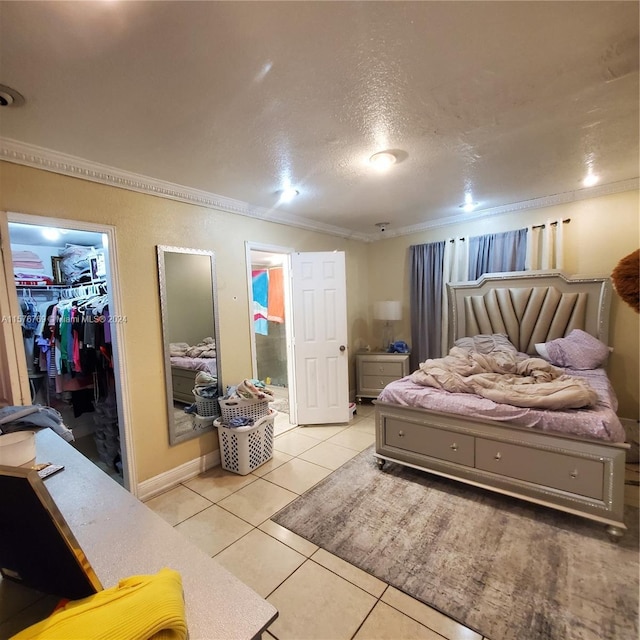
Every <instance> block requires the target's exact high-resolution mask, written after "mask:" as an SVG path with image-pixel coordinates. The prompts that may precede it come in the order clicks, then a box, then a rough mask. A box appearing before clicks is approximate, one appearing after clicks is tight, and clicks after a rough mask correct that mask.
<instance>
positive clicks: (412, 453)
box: [374, 271, 629, 540]
mask: <svg viewBox="0 0 640 640" xmlns="http://www.w3.org/2000/svg"><path fill="white" fill-rule="evenodd" d="M447 289H448V299H449V321H450V331H449V342H450V346H451V345H452V344H453V342H454V341H455V340H456V339H458V338H460V337H463V336H472V335H477V334H488V333H504V334H506V335H507V336H508V337H509V339H510V340H511V342H512V343H513V344H514V345H515V346H516V347H517V348H518V350H519V351H522V352H525V353H529V354H535V353H536V351H535V344H536V343H539V342H547V341H549V340H553V339H555V338H559V337H562V336H565V335H567V334H568V333H569V332H570V331H572V330H573V329H582V330H584V331H587V332H588V333H590V334H591V335H593V336H595V337H597V338H598V339H600V340H601V341H602V342H604V343H605V344H608V321H609V306H610V301H611V284H610V281H609V279H608V278H604V277H603V278H593V277H589V278H581V277H567V276H565V275H564V274H562V273H561V272H550V271H545V272H539V271H531V272H509V273H500V274H486V275H484V276H483V277H481V278H480V279H479V280H477V281H475V282H465V283H456V284H449V285H447ZM374 404H375V418H376V454H375V455H376V458H377V461H378V466H379V467H380V469H382V468H383V466H384V463H385V461H386V460H390V461H393V462H398V463H401V464H404V465H406V466H410V467H413V468H416V469H421V470H423V471H427V472H429V473H433V474H436V475H439V476H443V477H446V478H452V479H455V480H459V481H461V482H465V483H467V484H471V485H474V486H478V487H482V488H484V489H489V490H491V491H495V492H497V493H502V494H505V495H509V496H513V497H516V498H521V499H523V500H527V501H529V502H534V503H536V504H540V505H544V506H547V507H552V508H554V509H559V510H561V511H565V512H568V513H573V514H576V515H579V516H582V517H585V518H590V519H592V520H596V521H599V522H602V523H604V524H606V525H607V533H608V534H609V536H610V538H611V539H612V540H618V539H619V538H620V537H621V536H622V535H623V533H624V530H625V529H626V526H625V524H624V522H623V512H624V474H625V453H626V449H628V448H629V445H627V444H618V443H609V442H604V441H601V440H593V439H585V438H579V437H573V436H569V435H562V434H554V433H550V432H542V431H539V430H535V429H527V428H523V427H516V426H511V425H508V424H504V423H501V422H497V421H496V422H492V421H490V420H476V419H468V418H465V417H464V416H461V415H454V414H445V413H439V412H435V411H429V410H426V409H419V408H412V407H406V406H402V405H396V404H391V403H385V402H381V401H379V400H376V401H374Z"/></svg>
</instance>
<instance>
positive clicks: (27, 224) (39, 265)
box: [4, 214, 133, 489]
mask: <svg viewBox="0 0 640 640" xmlns="http://www.w3.org/2000/svg"><path fill="white" fill-rule="evenodd" d="M31 218H32V217H31V216H26V215H21V214H9V216H8V220H9V221H8V229H9V244H10V252H11V262H12V266H13V274H11V273H8V274H6V276H7V278H10V277H11V276H13V281H14V284H15V294H16V296H17V304H18V309H19V310H20V318H21V319H22V322H21V330H22V345H17V352H18V354H20V353H21V351H22V353H23V354H24V355H23V357H24V360H25V366H26V371H27V376H28V379H29V388H30V392H31V402H32V404H39V405H42V406H45V407H50V408H51V409H54V410H55V411H56V412H58V413H59V414H60V416H61V417H62V422H63V424H64V425H65V426H66V427H67V428H69V429H71V430H72V432H73V436H74V440H73V442H72V443H71V444H72V445H73V446H74V447H75V448H76V449H78V450H79V451H80V452H81V453H83V454H84V455H85V456H86V457H87V458H89V459H90V460H91V461H92V462H94V463H95V464H96V465H97V466H98V467H99V468H100V469H102V470H103V471H104V472H105V473H107V474H108V475H110V476H111V477H112V478H113V479H114V480H116V481H117V482H119V483H120V484H121V485H122V486H124V487H125V488H127V489H130V488H131V486H132V480H133V478H132V473H131V471H132V469H131V466H130V456H128V455H127V453H128V452H127V437H126V433H127V430H126V429H125V425H124V422H123V416H122V409H121V407H122V398H121V397H119V396H120V395H121V385H120V380H119V375H118V371H119V366H118V362H119V358H118V350H117V344H118V340H117V334H118V333H119V329H118V327H117V326H116V325H117V320H118V316H116V312H117V305H116V304H114V291H113V286H112V279H111V268H110V267H111V264H112V262H111V260H112V259H113V255H110V246H109V240H110V239H111V241H112V242H113V236H114V234H113V233H112V231H110V228H108V227H105V228H104V229H105V231H101V230H100V225H89V224H86V223H75V224H76V225H77V226H79V227H83V228H72V227H71V226H57V225H60V224H69V225H73V224H74V223H71V222H69V221H64V222H63V221H61V220H57V219H46V218H35V217H34V218H33V220H34V222H32V221H31ZM93 229H95V230H93ZM110 236H111V238H110ZM4 244H5V246H6V243H4ZM111 254H113V247H112V248H111ZM20 346H22V347H23V349H22V350H21V349H20Z"/></svg>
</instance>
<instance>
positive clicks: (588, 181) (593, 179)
mask: <svg viewBox="0 0 640 640" xmlns="http://www.w3.org/2000/svg"><path fill="white" fill-rule="evenodd" d="M599 180H600V178H599V177H598V176H597V175H595V173H592V172H591V169H589V173H587V175H586V176H585V177H584V180H583V181H582V184H583V185H584V186H585V187H593V185H595V184H598V181H599Z"/></svg>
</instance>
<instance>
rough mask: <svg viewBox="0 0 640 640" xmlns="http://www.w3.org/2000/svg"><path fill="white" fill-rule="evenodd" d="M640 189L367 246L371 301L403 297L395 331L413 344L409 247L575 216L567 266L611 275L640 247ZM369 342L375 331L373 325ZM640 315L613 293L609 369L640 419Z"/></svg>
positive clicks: (625, 412) (628, 411)
mask: <svg viewBox="0 0 640 640" xmlns="http://www.w3.org/2000/svg"><path fill="white" fill-rule="evenodd" d="M639 211H640V208H639V193H638V192H637V191H630V192H625V193H618V194H614V195H608V196H602V197H599V198H592V199H589V200H582V201H579V202H573V203H570V204H563V205H557V206H553V207H546V208H541V209H535V210H528V211H520V212H515V213H511V214H506V215H502V216H494V217H490V218H484V219H482V220H479V221H478V222H477V223H465V224H456V225H450V226H446V227H440V228H437V229H433V230H430V231H425V232H422V233H416V234H413V235H410V236H403V237H398V238H389V239H386V240H384V241H382V242H379V243H375V244H373V245H370V246H369V248H368V251H369V256H368V265H369V266H368V270H369V274H370V281H369V301H367V304H368V309H367V311H368V315H369V317H370V316H371V312H372V307H373V302H375V301H376V300H385V299H402V300H403V307H404V309H403V320H402V322H401V323H400V325H401V326H400V328H399V329H398V330H397V331H396V334H397V335H398V338H402V339H404V340H406V341H407V342H408V343H409V344H411V329H410V323H409V292H408V291H409V276H408V260H409V251H408V247H409V246H411V245H414V244H423V243H427V242H435V241H438V240H445V239H447V238H451V237H454V236H456V237H458V236H462V237H467V238H468V237H470V236H476V235H482V234H485V233H498V232H501V231H508V230H512V229H519V228H522V227H525V226H528V225H536V224H543V223H544V222H546V221H547V220H557V219H559V218H563V219H567V218H570V219H571V222H570V223H569V224H567V225H565V227H564V240H565V265H566V266H565V269H564V271H565V272H566V273H567V274H573V275H578V274H580V275H595V276H600V275H605V276H608V275H610V273H611V271H613V269H614V267H615V266H616V264H617V263H618V261H619V260H620V259H621V258H623V257H624V256H626V255H628V254H629V253H631V252H632V251H635V249H637V248H638V246H639V244H640V237H639V234H640V232H639V216H638V213H639ZM369 331H370V333H369V336H370V338H369V340H374V337H371V336H374V334H375V331H374V329H373V328H372V327H371V326H370V327H369ZM639 334H640V322H639V316H638V314H637V313H635V312H634V311H633V310H632V309H631V308H630V307H629V306H627V305H626V304H625V303H624V302H622V300H620V298H619V297H618V296H617V295H616V294H615V293H614V294H613V299H612V304H611V316H610V325H609V344H610V345H611V346H612V347H613V349H614V351H613V354H612V355H611V357H610V358H609V363H608V373H609V377H610V379H611V382H612V384H613V387H614V389H615V391H616V394H617V396H618V400H619V403H620V408H619V411H618V414H619V415H620V416H621V417H626V418H630V419H633V420H637V419H638V417H639V408H638V407H639V402H640V400H639V395H640V394H639V389H640V372H639V369H640V364H639V354H640V345H639V342H638V336H639Z"/></svg>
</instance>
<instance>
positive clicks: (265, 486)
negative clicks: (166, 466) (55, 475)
mask: <svg viewBox="0 0 640 640" xmlns="http://www.w3.org/2000/svg"><path fill="white" fill-rule="evenodd" d="M357 411H358V412H357V415H356V416H355V417H354V419H353V420H352V421H351V422H350V423H349V424H348V425H339V426H326V427H321V426H319V427H296V428H293V429H292V430H289V431H286V430H285V429H286V428H287V427H288V423H287V421H286V419H285V420H283V417H281V416H278V420H277V421H276V428H275V432H276V434H279V435H277V436H276V439H275V452H274V456H273V459H272V460H270V461H269V462H267V463H265V464H264V465H262V466H261V467H259V468H258V469H256V470H255V471H254V472H253V473H251V474H249V475H247V476H240V475H236V474H233V473H230V472H227V471H223V470H222V469H221V467H215V468H213V469H211V470H210V471H208V472H206V473H204V474H202V475H200V476H198V477H197V478H194V479H192V480H189V481H188V482H185V483H184V484H182V485H179V486H178V487H175V488H174V489H171V490H170V491H167V492H166V493H163V494H161V495H159V496H156V497H155V498H152V499H151V500H149V501H148V502H147V506H149V507H150V508H151V509H153V510H154V511H156V512H157V513H158V514H159V515H161V516H162V517H163V518H165V519H166V520H167V521H168V522H170V523H171V524H172V525H174V526H175V527H176V528H177V529H179V530H180V531H182V533H183V534H184V535H185V536H187V537H188V538H190V539H191V540H192V541H193V542H194V543H195V544H197V545H198V546H199V547H200V548H202V549H203V550H204V551H205V552H206V553H208V554H209V555H211V556H213V557H215V558H216V560H217V561H218V562H219V563H220V564H222V565H223V566H225V567H226V568H227V569H228V570H229V571H231V573H233V574H234V575H236V576H237V577H238V578H239V579H240V580H242V581H243V582H245V583H246V584H248V585H249V586H251V587H252V588H253V589H254V590H255V591H256V592H257V593H259V594H260V595H261V596H263V597H264V598H266V599H267V600H268V601H269V602H271V603H272V604H273V605H274V606H275V607H276V608H277V609H278V611H279V616H278V618H277V619H276V621H275V622H274V623H273V624H272V625H271V626H270V627H269V630H268V631H267V632H266V633H265V634H264V638H265V639H272V638H277V639H278V640H311V639H318V640H342V639H345V640H348V639H354V640H364V639H368V640H373V639H387V640H401V639H403V638H407V639H409V638H410V639H412V640H421V639H425V640H442V639H443V638H447V639H448V640H463V639H464V640H481V636H480V635H479V634H477V633H476V632H474V631H472V630H470V629H467V628H466V627H463V626H461V625H460V624H458V623H457V622H455V621H453V620H451V619H450V618H447V617H446V616H444V615H442V614H441V613H439V612H438V611H436V610H434V609H431V608H430V607H428V606H426V605H424V604H422V603H421V602H418V601H417V600H414V599H413V598H411V597H409V596H407V595H406V594H404V593H402V592H401V591H398V590H397V589H395V588H394V587H392V586H390V585H387V584H386V583H384V582H382V581H380V580H378V579H377V578H374V577H373V576H371V575H369V574H367V573H365V572H364V571H361V570H360V569H358V568H357V567H354V566H352V565H350V564H349V563H347V562H345V561H344V560H341V559H340V558H338V557H336V556H334V555H332V554H330V553H328V552H327V551H324V550H323V549H320V548H318V547H317V546H315V545H314V544H312V543H310V542H308V541H306V540H304V539H303V538H300V537H299V536H297V535H295V534H294V533H292V532H291V531H289V530H287V529H284V528H283V527H281V526H279V525H277V524H275V523H274V522H271V521H270V519H269V518H270V517H271V516H272V515H273V514H275V513H276V512H277V511H279V510H280V509H282V507H284V506H285V505H286V504H288V503H289V502H290V501H291V500H294V499H295V498H297V497H298V496H299V495H300V494H302V493H304V492H305V491H306V490H307V489H309V488H310V487H311V486H313V485H314V484H316V483H317V482H319V481H320V480H322V478H324V477H326V476H327V475H329V474H330V473H331V472H332V471H334V470H335V469H337V468H338V467H339V466H340V465H342V464H344V463H345V462H347V461H348V460H349V459H351V458H352V457H353V456H355V455H357V454H358V453H359V452H360V451H362V450H363V449H365V448H367V447H368V446H369V445H370V444H372V443H373V442H374V439H375V437H374V421H373V406H372V405H370V404H364V405H358V410H357ZM627 473H628V476H629V478H630V479H632V478H635V480H636V481H637V478H638V465H628V470H627ZM626 490H627V491H626V493H625V497H626V499H627V501H629V502H630V503H631V504H636V505H637V504H638V487H637V485H636V486H634V485H628V486H627V487H626ZM213 532H215V535H212V534H213Z"/></svg>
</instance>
